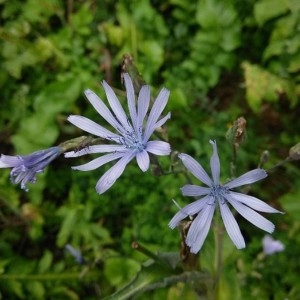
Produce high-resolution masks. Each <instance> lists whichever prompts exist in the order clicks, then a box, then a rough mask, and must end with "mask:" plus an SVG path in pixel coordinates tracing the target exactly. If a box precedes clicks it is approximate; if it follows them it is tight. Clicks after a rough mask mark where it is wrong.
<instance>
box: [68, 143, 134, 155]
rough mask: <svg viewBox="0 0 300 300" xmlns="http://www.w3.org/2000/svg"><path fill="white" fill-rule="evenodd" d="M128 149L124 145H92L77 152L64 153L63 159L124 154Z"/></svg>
mask: <svg viewBox="0 0 300 300" xmlns="http://www.w3.org/2000/svg"><path fill="white" fill-rule="evenodd" d="M127 150H128V149H127V148H126V146H124V145H94V146H88V147H86V148H84V149H82V150H79V151H70V152H66V153H65V157H66V158H69V157H79V156H82V155H86V154H94V153H106V152H124V151H127Z"/></svg>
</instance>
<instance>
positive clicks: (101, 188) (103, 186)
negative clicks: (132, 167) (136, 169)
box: [96, 151, 135, 194]
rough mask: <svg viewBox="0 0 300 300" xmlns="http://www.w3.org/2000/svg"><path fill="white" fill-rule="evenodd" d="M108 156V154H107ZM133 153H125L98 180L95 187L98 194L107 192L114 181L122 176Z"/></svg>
mask: <svg viewBox="0 0 300 300" xmlns="http://www.w3.org/2000/svg"><path fill="white" fill-rule="evenodd" d="M108 155H109V154H108ZM134 156H135V153H134V152H133V151H130V152H128V153H126V155H124V156H123V157H122V158H121V159H120V160H119V161H118V162H116V164H115V165H114V166H112V167H111V168H110V169H109V170H108V171H106V172H105V173H104V174H103V175H102V177H101V178H100V179H99V180H98V182H97V185H96V191H97V192H98V193H99V194H103V193H104V192H105V191H107V190H108V189H109V188H110V187H111V186H112V185H113V184H114V183H115V181H116V180H117V179H118V178H119V177H120V176H121V175H122V173H123V172H124V169H125V167H126V166H127V164H128V163H129V162H130V161H131V160H132V159H133V158H134Z"/></svg>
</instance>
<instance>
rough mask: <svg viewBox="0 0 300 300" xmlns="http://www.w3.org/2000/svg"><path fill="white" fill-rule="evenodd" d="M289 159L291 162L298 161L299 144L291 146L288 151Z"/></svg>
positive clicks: (299, 154)
mask: <svg viewBox="0 0 300 300" xmlns="http://www.w3.org/2000/svg"><path fill="white" fill-rule="evenodd" d="M289 157H290V158H291V159H292V160H299V159H300V143H298V144H296V145H295V146H293V147H292V148H291V149H290V151H289Z"/></svg>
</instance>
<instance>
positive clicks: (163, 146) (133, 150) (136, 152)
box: [65, 73, 171, 194]
mask: <svg viewBox="0 0 300 300" xmlns="http://www.w3.org/2000/svg"><path fill="white" fill-rule="evenodd" d="M124 81H125V88H126V94H127V104H128V110H129V116H130V120H129V119H128V118H127V116H126V113H125V111H124V109H123V108H122V106H121V103H120V101H119V100H118V98H117V96H116V94H115V93H114V91H113V89H112V88H111V87H110V86H109V85H108V84H107V83H106V82H105V81H103V83H102V85H103V88H104V90H105V93H106V96H107V100H108V102H109V105H110V107H111V110H112V112H111V110H110V109H109V108H108V107H107V106H106V105H105V104H104V102H103V101H102V100H101V99H100V98H99V97H98V96H97V95H96V94H95V93H94V92H92V91H91V90H86V91H85V95H86V97H87V99H88V100H89V101H90V103H91V104H92V105H93V107H94V108H95V110H96V111H97V112H98V113H99V114H100V115H101V116H102V117H103V119H105V120H106V121H107V122H108V123H109V124H110V125H111V126H112V127H113V128H114V131H116V133H115V132H113V131H110V130H108V129H106V128H104V127H103V126H101V125H99V124H97V123H95V122H94V121H92V120H90V119H88V118H85V117H83V116H77V115H71V116H69V118H68V120H69V121H70V122H71V123H72V124H74V125H75V126H77V127H79V128H81V129H82V130H84V131H86V132H89V133H91V134H94V135H96V136H99V137H101V138H102V139H105V140H108V141H109V142H114V143H115V144H105V145H93V146H89V147H86V148H84V149H82V150H80V151H71V152H67V153H65V157H77V156H81V155H86V154H91V153H107V154H105V155H103V156H100V157H98V158H96V159H94V160H92V161H90V162H88V163H86V164H83V165H80V166H75V167H72V168H73V169H75V170H81V171H89V170H94V169H96V168H99V167H100V166H102V165H104V164H106V163H108V162H110V161H113V160H117V159H118V161H117V162H116V163H115V164H114V165H113V166H112V167H111V168H110V169H109V170H108V171H107V172H105V173H104V174H103V175H102V177H101V178H100V179H99V181H98V183H97V185H96V190H97V192H98V193H99V194H102V193H104V192H105V191H106V190H108V189H109V188H110V187H111V186H112V185H113V184H114V182H115V181H116V180H117V179H118V178H119V177H120V176H121V175H122V173H123V171H124V169H125V167H126V165H127V164H128V163H129V162H130V161H131V160H132V159H133V158H136V161H137V164H138V166H139V167H140V169H141V170H142V171H143V172H145V171H147V170H148V168H149V165H150V159H149V154H148V152H149V153H152V154H155V155H169V154H170V152H171V147H170V144H169V143H167V142H164V141H157V140H154V141H149V139H150V136H151V135H152V133H153V132H154V131H155V129H157V128H159V127H161V126H162V125H163V124H164V123H165V122H166V121H167V120H168V119H169V118H170V116H171V114H170V113H168V114H167V115H166V116H164V117H163V118H160V116H161V113H162V111H163V109H164V108H165V106H166V104H167V102H168V98H169V91H168V90H167V89H165V88H163V89H162V90H161V91H160V93H159V95H158V96H157V98H156V100H155V102H154V104H153V106H152V108H151V110H150V113H149V116H147V111H148V109H149V104H150V88H149V86H148V85H144V86H143V87H142V88H141V90H140V92H139V95H138V99H137V101H136V98H135V94H134V88H133V83H132V80H131V78H130V76H129V75H128V74H127V73H126V74H124Z"/></svg>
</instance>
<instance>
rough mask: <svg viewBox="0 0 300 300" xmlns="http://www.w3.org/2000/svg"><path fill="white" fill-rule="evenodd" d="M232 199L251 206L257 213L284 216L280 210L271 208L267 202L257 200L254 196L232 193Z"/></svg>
mask: <svg viewBox="0 0 300 300" xmlns="http://www.w3.org/2000/svg"><path fill="white" fill-rule="evenodd" d="M230 197H231V198H232V199H234V200H236V201H239V202H241V203H243V204H245V205H247V206H249V207H250V208H252V209H255V210H257V211H261V212H267V213H281V214H282V212H280V211H279V210H277V209H275V208H273V207H271V206H270V205H268V204H266V203H265V202H263V201H261V200H260V199H257V198H255V197H253V196H249V195H245V194H241V193H237V192H233V191H231V192H230Z"/></svg>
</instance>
